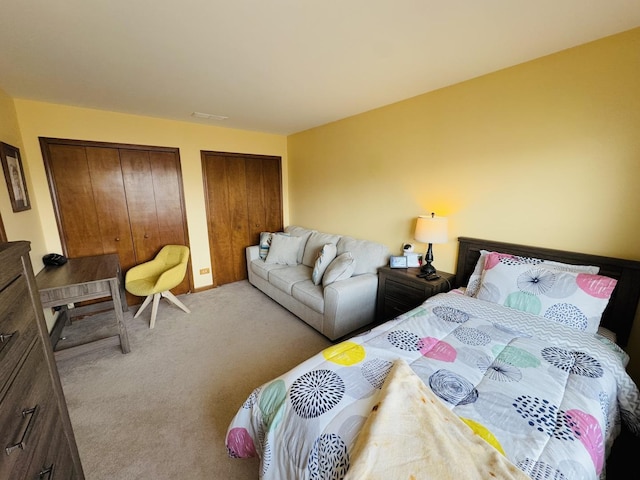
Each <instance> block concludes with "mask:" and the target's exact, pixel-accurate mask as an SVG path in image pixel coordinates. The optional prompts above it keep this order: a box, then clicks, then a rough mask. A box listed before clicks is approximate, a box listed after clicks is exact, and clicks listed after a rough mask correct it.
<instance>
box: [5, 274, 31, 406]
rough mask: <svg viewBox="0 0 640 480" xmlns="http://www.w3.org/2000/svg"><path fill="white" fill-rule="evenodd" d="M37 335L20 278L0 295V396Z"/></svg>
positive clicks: (29, 304)
mask: <svg viewBox="0 0 640 480" xmlns="http://www.w3.org/2000/svg"><path fill="white" fill-rule="evenodd" d="M37 335H38V331H37V325H36V320H35V318H34V314H33V307H32V306H31V300H30V297H29V290H28V288H27V282H26V281H25V279H24V278H23V277H22V276H20V277H18V278H17V279H15V280H14V281H13V282H11V283H10V284H9V285H7V286H6V287H5V288H4V289H3V290H2V292H0V394H1V393H2V392H3V391H4V389H5V384H6V382H7V380H8V379H9V377H10V376H11V372H12V371H13V370H14V369H15V368H16V365H17V364H18V363H19V360H20V359H21V358H22V357H23V356H24V354H25V353H26V351H27V348H28V347H29V345H30V344H31V343H32V342H33V341H34V340H35V339H36V337H37Z"/></svg>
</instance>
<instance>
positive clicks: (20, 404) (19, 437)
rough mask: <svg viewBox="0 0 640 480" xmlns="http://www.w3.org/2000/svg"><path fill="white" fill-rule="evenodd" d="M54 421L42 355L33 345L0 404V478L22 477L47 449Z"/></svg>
mask: <svg viewBox="0 0 640 480" xmlns="http://www.w3.org/2000/svg"><path fill="white" fill-rule="evenodd" d="M58 418H59V414H58V411H57V404H56V402H55V397H54V392H53V388H52V386H51V379H50V376H49V371H48V368H47V363H46V360H45V356H44V352H43V351H42V347H41V346H40V345H39V344H35V345H34V346H33V348H32V349H31V351H30V352H29V354H28V357H27V359H26V360H25V362H24V364H23V365H22V368H21V369H20V371H19V372H18V374H17V375H16V377H15V378H14V380H13V381H12V383H11V386H10V387H9V390H8V391H7V393H6V394H5V396H4V398H3V399H2V401H1V402H0V425H2V429H1V430H0V447H2V450H1V451H0V455H2V461H0V478H11V479H14V478H15V479H19V478H23V476H24V474H25V473H26V472H28V471H29V464H30V462H31V461H32V460H33V459H35V458H38V456H39V455H41V452H42V451H43V450H44V451H46V449H47V448H48V445H47V443H48V441H49V439H50V438H51V436H52V432H53V428H54V427H55V424H56V422H58ZM44 478H46V477H44Z"/></svg>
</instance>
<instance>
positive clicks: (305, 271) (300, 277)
mask: <svg viewBox="0 0 640 480" xmlns="http://www.w3.org/2000/svg"><path fill="white" fill-rule="evenodd" d="M304 280H309V281H310V282H311V268H309V267H307V266H306V265H296V266H295V267H287V268H278V269H275V270H271V271H270V272H269V283H270V284H271V285H273V286H274V287H276V288H277V289H278V290H282V291H283V292H285V293H287V294H289V295H291V289H292V288H293V286H294V285H295V284H296V283H298V282H302V281H304ZM312 283H313V282H312Z"/></svg>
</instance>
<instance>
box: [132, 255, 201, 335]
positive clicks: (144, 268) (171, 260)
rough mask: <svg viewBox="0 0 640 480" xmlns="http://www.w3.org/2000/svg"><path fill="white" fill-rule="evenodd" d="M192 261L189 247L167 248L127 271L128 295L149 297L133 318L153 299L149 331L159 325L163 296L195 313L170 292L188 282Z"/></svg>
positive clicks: (186, 310)
mask: <svg viewBox="0 0 640 480" xmlns="http://www.w3.org/2000/svg"><path fill="white" fill-rule="evenodd" d="M188 261H189V247H186V246H184V245H165V246H164V247H162V249H161V250H160V251H159V252H158V254H157V255H156V257H155V258H154V259H153V260H150V261H148V262H145V263H141V264H140V265H136V266H135V267H131V268H130V269H129V270H128V271H127V274H126V275H125V280H124V287H125V288H126V290H127V292H129V293H131V294H133V295H137V296H138V297H145V296H146V297H147V298H145V299H144V302H142V306H141V307H140V308H139V309H138V311H137V312H136V314H135V315H134V316H133V318H136V317H138V315H140V314H141V313H142V311H143V310H144V309H145V308H146V307H147V305H149V303H150V302H151V300H153V307H152V309H151V323H149V328H153V327H154V326H155V323H156V314H157V313H158V303H159V302H160V297H164V298H166V299H167V300H169V301H171V302H173V303H174V304H175V305H177V306H178V307H180V308H181V309H182V310H184V311H185V312H187V313H191V310H189V309H188V308H187V307H186V306H185V305H184V304H183V303H182V302H181V301H180V300H178V299H177V298H176V296H175V295H174V294H173V293H171V292H170V291H169V290H171V289H172V288H175V287H177V286H178V285H180V283H182V280H184V276H185V274H186V273H187V263H188Z"/></svg>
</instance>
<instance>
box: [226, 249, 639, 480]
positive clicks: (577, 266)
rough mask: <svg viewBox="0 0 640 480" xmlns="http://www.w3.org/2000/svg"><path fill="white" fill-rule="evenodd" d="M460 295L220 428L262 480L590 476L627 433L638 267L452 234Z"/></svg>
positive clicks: (312, 367) (367, 341)
mask: <svg viewBox="0 0 640 480" xmlns="http://www.w3.org/2000/svg"><path fill="white" fill-rule="evenodd" d="M456 283H457V285H458V286H464V287H466V288H461V289H455V290H452V291H451V292H449V293H442V294H438V295H436V296H434V297H431V298H430V299H428V300H427V301H426V302H424V303H423V304H422V305H420V306H419V307H417V308H415V309H413V310H411V311H409V312H407V313H405V314H403V315H400V316H399V317H397V318H395V319H393V320H390V321H388V322H385V323H384V324H382V325H379V326H377V327H375V328H374V329H372V330H370V331H367V332H364V333H362V334H360V335H358V336H355V337H352V338H350V339H349V340H345V341H343V342H341V343H339V344H336V345H333V346H331V347H329V348H327V349H325V350H323V351H322V352H320V353H319V354H317V355H315V356H313V357H311V358H309V359H308V360H306V361H305V362H303V363H301V364H300V365H298V366H296V367H295V368H293V369H292V370H290V371H289V372H287V373H285V374H283V375H281V376H279V377H277V378H274V379H273V380H272V381H270V382H267V383H265V384H264V385H261V386H259V387H257V388H256V389H255V390H254V391H253V392H252V393H251V394H250V395H249V397H248V398H247V399H246V401H245V402H244V403H243V405H241V406H240V407H239V409H238V411H237V414H236V415H235V417H234V418H233V420H232V421H231V423H230V425H229V428H228V430H227V435H226V446H227V451H228V454H229V455H230V456H232V457H238V458H243V457H255V456H258V457H259V458H260V472H259V475H260V478H263V479H288V480H293V479H335V480H341V479H345V480H356V479H365V478H366V479H375V478H380V479H382V478H387V479H388V478H452V479H453V478H479V479H480V478H490V477H493V478H513V479H520V478H532V479H535V480H538V479H556V480H560V479H598V478H604V477H605V475H606V464H605V463H606V458H607V455H608V453H609V452H610V449H611V446H612V444H613V441H614V440H615V438H616V437H617V435H618V434H619V432H620V430H621V426H622V425H623V424H624V425H625V426H626V428H628V429H629V430H630V431H631V432H633V433H634V434H636V435H639V434H640V394H639V392H638V389H637V386H636V385H635V384H634V383H633V381H632V380H631V378H630V377H629V376H628V375H627V373H626V371H625V367H626V365H627V362H628V356H627V354H626V353H625V352H624V350H623V349H622V348H621V347H624V346H626V344H627V342H628V339H629V333H630V331H631V326H632V323H633V319H634V317H635V313H636V309H637V306H638V300H639V299H640V262H635V261H630V260H622V259H615V258H609V257H602V256H594V255H588V254H582V253H575V252H565V251H559V250H552V249H544V248H536V247H529V246H523V245H515V244H509V243H503V242H493V241H486V240H479V239H472V238H466V237H461V238H460V239H459V251H458V261H457V271H456Z"/></svg>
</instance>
